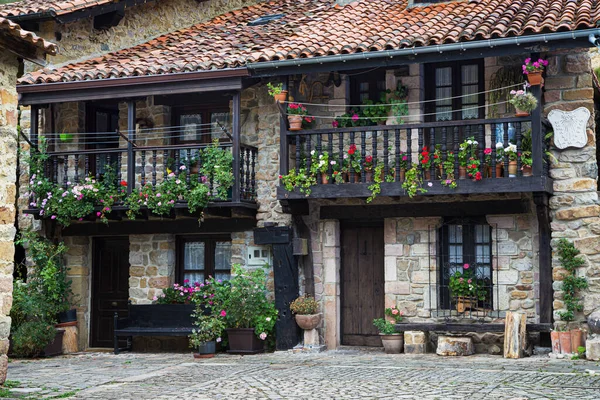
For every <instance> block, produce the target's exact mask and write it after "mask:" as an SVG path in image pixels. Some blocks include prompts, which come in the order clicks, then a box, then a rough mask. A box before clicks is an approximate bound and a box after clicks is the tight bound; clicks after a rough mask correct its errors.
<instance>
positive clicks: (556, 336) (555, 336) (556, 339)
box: [550, 331, 560, 354]
mask: <svg viewBox="0 0 600 400" xmlns="http://www.w3.org/2000/svg"><path fill="white" fill-rule="evenodd" d="M550 340H551V341H552V352H553V353H554V354H558V353H560V332H559V331H552V332H550Z"/></svg>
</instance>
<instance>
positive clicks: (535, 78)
mask: <svg viewBox="0 0 600 400" xmlns="http://www.w3.org/2000/svg"><path fill="white" fill-rule="evenodd" d="M527 80H528V81H529V84H530V85H531V86H538V85H541V84H542V81H543V78H542V72H541V71H539V72H530V73H528V74H527Z"/></svg>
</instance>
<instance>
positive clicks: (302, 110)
mask: <svg viewBox="0 0 600 400" xmlns="http://www.w3.org/2000/svg"><path fill="white" fill-rule="evenodd" d="M307 114H308V110H307V109H306V107H304V106H303V105H302V104H300V103H290V104H288V107H287V116H288V121H289V123H290V131H300V130H302V121H303V120H304V116H305V115H307Z"/></svg>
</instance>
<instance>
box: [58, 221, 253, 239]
mask: <svg viewBox="0 0 600 400" xmlns="http://www.w3.org/2000/svg"><path fill="white" fill-rule="evenodd" d="M48 222H49V223H53V222H54V221H48ZM255 226H256V219H254V218H228V219H223V218H214V219H213V218H210V219H205V220H204V222H202V223H199V222H198V219H197V218H184V219H180V218H178V219H162V218H153V219H149V220H147V221H146V220H135V221H130V220H127V221H122V222H114V223H113V222H111V223H109V224H103V223H98V222H84V223H73V224H71V225H69V226H67V227H65V228H63V229H62V235H63V236H119V235H141V234H153V233H172V234H195V233H214V234H218V233H231V232H244V231H248V230H252V229H253V228H254V227H255Z"/></svg>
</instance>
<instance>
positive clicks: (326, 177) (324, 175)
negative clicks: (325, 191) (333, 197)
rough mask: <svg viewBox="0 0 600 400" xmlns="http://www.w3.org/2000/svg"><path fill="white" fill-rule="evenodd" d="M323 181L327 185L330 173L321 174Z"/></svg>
mask: <svg viewBox="0 0 600 400" xmlns="http://www.w3.org/2000/svg"><path fill="white" fill-rule="evenodd" d="M321 183H322V184H323V185H327V184H328V183H329V175H327V174H321Z"/></svg>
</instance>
